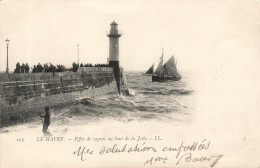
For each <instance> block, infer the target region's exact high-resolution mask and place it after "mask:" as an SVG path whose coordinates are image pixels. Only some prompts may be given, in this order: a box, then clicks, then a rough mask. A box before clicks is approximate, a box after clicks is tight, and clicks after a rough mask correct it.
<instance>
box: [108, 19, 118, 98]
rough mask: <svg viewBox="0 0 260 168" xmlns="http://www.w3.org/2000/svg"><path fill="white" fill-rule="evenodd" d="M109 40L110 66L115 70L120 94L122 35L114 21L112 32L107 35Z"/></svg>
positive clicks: (111, 25)
mask: <svg viewBox="0 0 260 168" xmlns="http://www.w3.org/2000/svg"><path fill="white" fill-rule="evenodd" d="M107 36H108V38H109V66H111V67H113V69H114V76H115V80H116V84H117V88H118V93H119V94H120V86H121V77H120V68H119V37H120V36H121V34H120V33H119V32H118V29H117V23H116V22H115V21H113V22H112V23H111V24H110V31H109V33H108V34H107Z"/></svg>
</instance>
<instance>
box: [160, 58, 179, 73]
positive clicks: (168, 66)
mask: <svg viewBox="0 0 260 168" xmlns="http://www.w3.org/2000/svg"><path fill="white" fill-rule="evenodd" d="M176 63H177V62H175V60H174V56H172V57H171V58H170V59H169V60H168V61H167V62H166V63H165V64H164V65H163V70H164V75H166V76H172V77H173V76H180V74H179V73H178V70H177V67H176Z"/></svg>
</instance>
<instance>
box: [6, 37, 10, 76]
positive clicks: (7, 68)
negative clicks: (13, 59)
mask: <svg viewBox="0 0 260 168" xmlns="http://www.w3.org/2000/svg"><path fill="white" fill-rule="evenodd" d="M9 41H10V40H9V39H8V38H7V39H6V40H5V42H6V49H7V61H6V73H7V74H9V67H8V46H9Z"/></svg>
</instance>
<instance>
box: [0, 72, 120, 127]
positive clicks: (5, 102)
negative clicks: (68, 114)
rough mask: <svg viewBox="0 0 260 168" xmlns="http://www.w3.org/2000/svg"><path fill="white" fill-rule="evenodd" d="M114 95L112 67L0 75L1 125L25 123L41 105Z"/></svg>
mask: <svg viewBox="0 0 260 168" xmlns="http://www.w3.org/2000/svg"><path fill="white" fill-rule="evenodd" d="M111 94H113V95H116V94H118V89H117V86H116V82H115V78H114V74H113V68H112V67H81V68H79V70H78V72H70V71H68V72H60V73H57V72H56V73H13V74H9V75H8V74H0V127H2V126H5V125H9V124H12V123H14V124H15V123H18V122H24V121H27V119H29V118H33V117H35V116H36V115H38V114H39V113H43V112H44V107H45V106H49V107H51V108H56V107H62V106H63V107H64V106H67V105H71V104H75V103H76V102H77V101H79V100H82V99H84V98H95V97H99V96H104V95H111Z"/></svg>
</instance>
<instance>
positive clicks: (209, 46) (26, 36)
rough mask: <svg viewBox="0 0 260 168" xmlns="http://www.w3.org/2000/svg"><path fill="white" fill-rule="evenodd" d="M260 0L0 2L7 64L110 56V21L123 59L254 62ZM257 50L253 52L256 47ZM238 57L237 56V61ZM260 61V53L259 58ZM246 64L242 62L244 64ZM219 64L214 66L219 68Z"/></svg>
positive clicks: (1, 50) (141, 64)
mask: <svg viewBox="0 0 260 168" xmlns="http://www.w3.org/2000/svg"><path fill="white" fill-rule="evenodd" d="M253 2H254V1H239V2H238V1H228V2H226V1H214V0H212V1H203V0H201V1H188V0H187V1H167V0H165V1H159V0H158V1H151V0H144V1H109V2H107V1H80V0H79V1H76V2H75V1H54V2H53V1H35V2H34V1H6V0H2V1H1V2H0V71H4V70H5V68H6V45H5V39H6V38H9V39H10V48H9V55H10V58H9V67H10V70H13V69H14V68H15V64H16V63H17V62H20V63H23V62H24V63H26V62H28V63H29V65H33V64H37V63H39V62H40V63H46V62H47V63H49V62H51V63H53V64H63V65H65V66H66V67H70V66H71V64H72V62H73V61H77V44H79V45H80V62H82V63H90V62H91V63H92V64H93V63H94V64H95V63H106V60H107V57H108V37H107V36H106V30H109V28H110V23H111V22H112V21H113V20H115V21H116V22H117V23H118V27H119V30H121V31H122V32H123V36H122V37H121V38H120V44H119V47H120V61H121V62H120V64H121V66H122V67H124V68H125V69H126V70H138V71H144V70H147V69H148V68H149V66H151V65H152V63H156V62H158V61H159V57H160V56H161V52H162V51H161V50H162V47H163V48H164V52H165V59H167V58H169V57H170V56H171V55H175V57H176V59H177V60H178V68H179V70H180V71H185V70H191V71H194V70H205V68H208V66H211V65H213V66H215V69H216V70H219V68H221V66H225V65H226V64H227V63H230V62H231V61H233V63H234V64H236V63H237V64H240V63H243V61H242V60H241V59H244V58H245V57H244V56H245V55H246V56H247V59H249V60H250V59H251V61H252V62H254V61H255V60H256V59H257V58H256V55H257V54H256V52H258V53H259V50H256V48H257V46H256V45H258V46H259V38H256V35H257V34H256V33H258V35H259V20H258V19H259V5H256V3H253ZM252 52H253V54H251V53H252ZM234 58H235V59H238V60H234ZM258 60H259V59H258ZM239 66H240V65H239ZM213 70H214V69H213Z"/></svg>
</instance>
